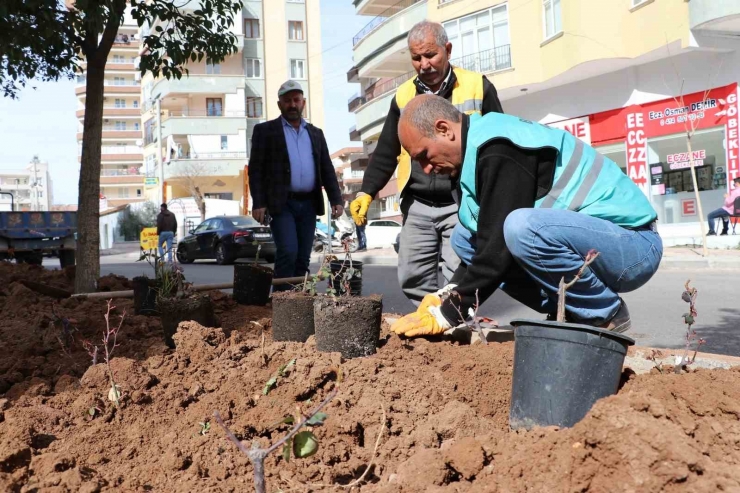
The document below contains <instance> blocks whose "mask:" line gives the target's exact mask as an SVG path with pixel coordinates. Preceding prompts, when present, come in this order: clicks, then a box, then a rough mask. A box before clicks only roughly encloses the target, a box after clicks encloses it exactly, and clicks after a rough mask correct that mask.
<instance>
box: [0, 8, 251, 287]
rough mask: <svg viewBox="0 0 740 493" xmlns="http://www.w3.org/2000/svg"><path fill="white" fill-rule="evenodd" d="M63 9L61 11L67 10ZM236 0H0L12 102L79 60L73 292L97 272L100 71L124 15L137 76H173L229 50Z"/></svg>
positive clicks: (2, 51)
mask: <svg viewBox="0 0 740 493" xmlns="http://www.w3.org/2000/svg"><path fill="white" fill-rule="evenodd" d="M68 6H69V7H68ZM241 10H242V1H241V0H76V1H74V0H67V1H65V2H62V1H61V0H1V1H0V89H2V91H3V93H4V95H5V96H7V97H17V95H18V92H19V91H20V89H21V88H22V87H23V86H25V85H26V84H27V82H28V81H30V80H34V79H35V80H58V79H60V78H65V77H66V78H70V77H72V76H73V75H74V74H75V73H80V72H81V71H82V70H81V60H82V58H83V57H84V59H85V61H86V62H87V70H86V82H85V84H86V88H85V118H84V122H83V137H82V156H81V159H80V162H81V166H80V181H79V189H78V194H79V199H78V200H79V202H78V216H77V224H78V232H77V233H78V234H77V238H78V245H77V272H76V279H75V290H76V291H77V292H78V293H79V292H87V291H94V289H95V284H96V281H97V278H98V277H99V274H100V260H99V255H100V244H99V229H100V228H99V223H98V212H99V197H100V181H99V180H100V151H101V136H102V128H103V92H104V77H105V65H106V62H107V59H108V54H109V52H110V49H111V47H112V46H113V43H114V41H115V39H116V34H117V32H118V28H119V27H120V26H121V25H122V23H123V21H124V16H125V15H126V12H127V11H128V12H130V15H131V17H132V18H133V19H134V20H135V21H136V22H137V23H138V25H139V27H141V28H143V32H144V34H145V35H144V37H143V38H142V46H141V57H140V62H139V68H140V70H141V72H142V74H144V73H146V72H151V73H152V74H154V75H155V76H163V77H166V78H172V77H175V78H178V79H179V78H181V77H182V76H183V74H187V73H188V69H187V64H188V63H189V62H194V61H202V60H203V59H204V58H205V59H206V60H207V61H210V62H213V63H217V62H220V61H222V60H223V59H224V58H226V57H227V56H229V55H232V54H234V53H236V52H237V50H238V47H237V37H236V35H234V33H232V32H231V29H232V28H233V26H234V19H235V17H236V16H237V15H238V14H240V13H241Z"/></svg>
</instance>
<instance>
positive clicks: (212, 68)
mask: <svg viewBox="0 0 740 493" xmlns="http://www.w3.org/2000/svg"><path fill="white" fill-rule="evenodd" d="M220 73H221V64H220V63H211V62H206V74H208V75H219V74H220Z"/></svg>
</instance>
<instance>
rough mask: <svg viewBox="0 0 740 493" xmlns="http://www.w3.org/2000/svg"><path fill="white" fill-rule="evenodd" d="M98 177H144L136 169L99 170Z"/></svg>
mask: <svg viewBox="0 0 740 493" xmlns="http://www.w3.org/2000/svg"><path fill="white" fill-rule="evenodd" d="M100 176H142V177H143V176H144V174H143V173H142V172H141V171H139V169H138V168H127V169H101V170H100Z"/></svg>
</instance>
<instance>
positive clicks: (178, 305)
mask: <svg viewBox="0 0 740 493" xmlns="http://www.w3.org/2000/svg"><path fill="white" fill-rule="evenodd" d="M157 308H158V309H159V312H160V317H161V319H162V331H163V333H164V342H165V344H167V346H168V347H170V348H173V349H174V347H175V341H174V340H173V339H172V336H173V335H175V332H177V327H178V326H179V325H180V323H181V322H187V321H191V320H192V321H194V322H198V323H199V324H201V325H202V326H204V327H214V326H215V325H216V317H215V316H214V314H213V303H211V298H210V297H208V296H206V295H200V296H192V297H190V298H166V299H160V300H159V304H158V307H157Z"/></svg>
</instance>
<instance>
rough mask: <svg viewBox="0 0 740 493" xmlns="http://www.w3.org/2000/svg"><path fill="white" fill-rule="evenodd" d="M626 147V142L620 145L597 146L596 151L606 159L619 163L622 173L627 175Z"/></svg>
mask: <svg viewBox="0 0 740 493" xmlns="http://www.w3.org/2000/svg"><path fill="white" fill-rule="evenodd" d="M625 147H626V146H625V145H624V142H620V143H619V144H611V145H605V146H595V149H596V151H597V152H598V153H599V154H601V155H603V156H604V157H605V158H609V159H611V160H612V161H614V162H615V163H617V165H619V167H620V168H621V169H622V172H624V173H627V153H626V151H625Z"/></svg>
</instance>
